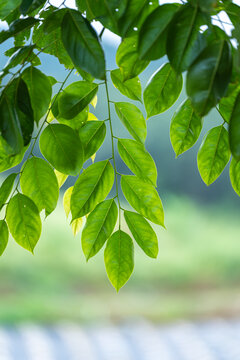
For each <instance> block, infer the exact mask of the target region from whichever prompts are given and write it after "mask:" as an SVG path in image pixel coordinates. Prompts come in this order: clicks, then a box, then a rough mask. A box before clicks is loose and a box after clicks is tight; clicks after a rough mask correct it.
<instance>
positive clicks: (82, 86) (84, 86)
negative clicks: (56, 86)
mask: <svg viewBox="0 0 240 360" xmlns="http://www.w3.org/2000/svg"><path fill="white" fill-rule="evenodd" d="M97 91H98V85H97V84H94V83H89V82H87V81H77V82H74V83H72V84H70V85H69V86H68V87H66V88H65V89H64V92H62V93H61V95H60V96H59V98H58V109H59V116H60V117H63V118H65V119H72V118H74V117H75V116H77V115H78V114H79V113H80V112H81V111H83V109H84V108H85V107H86V106H87V105H88V104H90V102H91V101H92V99H93V98H94V96H95V95H96V93H97Z"/></svg>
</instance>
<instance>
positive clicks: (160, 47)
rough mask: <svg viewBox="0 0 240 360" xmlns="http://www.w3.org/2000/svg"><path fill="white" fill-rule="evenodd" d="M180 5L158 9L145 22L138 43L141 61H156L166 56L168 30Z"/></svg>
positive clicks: (170, 5)
mask: <svg viewBox="0 0 240 360" xmlns="http://www.w3.org/2000/svg"><path fill="white" fill-rule="evenodd" d="M178 8H179V5H178V4H165V5H162V6H159V7H157V8H156V9H155V10H154V11H153V12H152V13H151V14H150V15H149V16H148V17H147V18H146V20H145V21H144V23H143V25H142V27H141V29H140V32H139V41H138V53H139V56H140V58H141V59H144V60H156V59H159V58H161V57H162V56H164V55H165V54H166V40H167V30H168V25H169V24H170V22H171V20H172V18H173V16H174V14H175V13H176V11H177V9H178Z"/></svg>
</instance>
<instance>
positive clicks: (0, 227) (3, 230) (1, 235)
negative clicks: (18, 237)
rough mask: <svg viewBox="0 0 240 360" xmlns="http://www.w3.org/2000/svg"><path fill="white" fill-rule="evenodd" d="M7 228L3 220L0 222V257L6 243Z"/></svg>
mask: <svg viewBox="0 0 240 360" xmlns="http://www.w3.org/2000/svg"><path fill="white" fill-rule="evenodd" d="M8 237H9V233H8V227H7V224H6V222H5V221H4V220H0V256H1V255H2V254H3V252H4V250H5V249H6V246H7V243H8Z"/></svg>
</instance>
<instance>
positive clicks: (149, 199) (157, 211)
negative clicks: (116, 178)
mask: <svg viewBox="0 0 240 360" xmlns="http://www.w3.org/2000/svg"><path fill="white" fill-rule="evenodd" d="M121 187H122V191H123V194H124V196H125V198H126V199H127V201H128V202H129V204H130V205H131V206H132V207H133V208H134V209H135V210H136V211H137V212H139V213H140V214H141V215H143V216H144V217H146V218H147V219H148V220H150V221H152V222H154V223H155V224H159V225H162V226H164V213H163V207H162V202H161V200H160V198H159V195H158V193H157V191H156V190H155V189H154V187H153V186H152V185H150V184H148V183H146V182H145V181H144V180H141V179H139V178H137V177H136V176H131V175H123V176H122V179H121Z"/></svg>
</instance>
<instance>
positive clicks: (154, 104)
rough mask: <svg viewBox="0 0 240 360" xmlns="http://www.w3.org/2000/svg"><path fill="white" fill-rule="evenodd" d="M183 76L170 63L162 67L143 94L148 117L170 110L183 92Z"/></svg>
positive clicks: (153, 76)
mask: <svg viewBox="0 0 240 360" xmlns="http://www.w3.org/2000/svg"><path fill="white" fill-rule="evenodd" d="M182 84H183V79H182V75H177V74H176V72H175V71H174V70H173V68H172V67H171V65H170V64H169V63H167V64H164V65H163V66H161V67H160V68H159V69H158V70H157V71H156V72H155V73H154V74H153V75H152V77H151V78H150V80H149V82H148V84H147V87H146V89H145V90H144V93H143V99H144V104H145V108H146V111H147V116H148V117H151V116H154V115H157V114H160V113H162V112H164V111H166V110H167V109H169V108H170V107H171V106H172V105H173V104H174V103H175V101H176V100H177V99H178V97H179V95H180V93H181V90H182Z"/></svg>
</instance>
